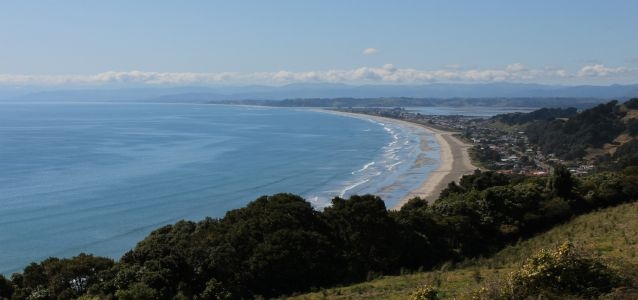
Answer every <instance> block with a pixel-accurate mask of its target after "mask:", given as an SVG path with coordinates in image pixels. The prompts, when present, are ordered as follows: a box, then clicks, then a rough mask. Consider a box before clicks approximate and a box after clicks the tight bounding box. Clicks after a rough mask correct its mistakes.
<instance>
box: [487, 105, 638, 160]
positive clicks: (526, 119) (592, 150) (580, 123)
mask: <svg viewBox="0 0 638 300" xmlns="http://www.w3.org/2000/svg"><path fill="white" fill-rule="evenodd" d="M491 120H492V121H495V122H502V123H505V124H507V125H519V126H522V127H523V128H524V130H525V134H526V135H527V137H528V139H529V141H530V142H531V143H533V144H535V145H538V146H539V147H540V149H541V150H542V151H543V152H544V153H553V154H555V155H557V156H558V157H560V158H563V159H567V160H574V159H583V158H585V159H588V160H596V161H598V162H599V163H620V164H621V165H630V164H631V162H632V161H635V162H638V154H635V153H637V152H636V150H638V141H637V138H638V98H633V99H631V100H629V101H626V102H624V103H620V102H618V101H617V100H614V101H610V102H608V103H604V104H599V105H597V106H595V107H592V108H589V109H586V110H583V111H581V112H580V113H578V114H576V110H575V109H573V108H572V109H546V108H543V109H540V110H536V111H533V112H530V113H513V114H503V115H497V116H494V117H492V118H491ZM621 167H622V166H621Z"/></svg>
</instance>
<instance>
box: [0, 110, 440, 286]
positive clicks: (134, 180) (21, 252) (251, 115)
mask: <svg viewBox="0 0 638 300" xmlns="http://www.w3.org/2000/svg"><path fill="white" fill-rule="evenodd" d="M424 142H425V143H426V144H427V145H428V148H429V149H428V150H427V151H423V150H422V149H421V147H420V143H421V141H420V137H419V136H418V135H417V134H416V133H415V132H414V131H413V129H410V128H405V127H401V126H397V125H395V124H393V123H388V122H379V121H374V120H371V119H369V118H366V117H347V116H342V115H335V114H330V113H325V112H318V111H313V110H307V109H293V108H265V107H239V106H222V105H198V104H122V103H55V104H52V103H35V104H34V103H29V104H24V103H23V104H20V103H0V228H1V230H0V273H3V274H10V273H12V272H17V271H20V270H22V268H24V267H25V266H26V265H27V264H28V263H29V262H32V261H40V260H43V259H45V258H47V257H49V256H57V257H70V256H74V255H77V254H79V253H80V252H86V253H92V254H95V255H102V256H108V257H112V258H119V257H120V256H121V255H122V254H123V253H124V252H126V251H127V250H129V249H131V248H133V247H134V246H135V244H136V243H137V242H138V241H140V240H141V239H143V238H144V237H145V236H146V235H147V234H148V233H149V232H150V231H152V230H153V229H156V228H158V227H160V226H162V225H166V224H171V223H174V222H176V221H178V220H181V219H188V220H194V221H197V220H201V219H202V218H204V217H207V216H210V217H222V216H223V215H224V213H225V212H226V211H228V210H231V209H235V208H240V207H242V206H244V205H245V204H246V203H248V202H250V201H251V200H254V199H256V198H257V197H259V196H261V195H269V194H274V193H280V192H289V193H295V194H299V195H301V196H303V197H304V198H306V199H307V200H308V201H310V202H311V203H312V204H313V205H314V206H315V207H316V208H317V209H321V208H323V207H325V206H326V205H329V203H330V200H331V199H332V198H333V197H336V196H340V197H348V196H349V195H352V194H366V193H371V194H375V195H379V196H381V197H382V198H383V199H384V200H385V201H386V206H387V207H388V208H391V207H393V206H394V205H395V204H396V203H397V202H398V201H400V200H401V199H402V198H403V197H404V196H405V195H406V194H407V192H408V191H409V190H411V189H414V188H416V187H418V186H419V185H420V183H421V182H422V181H423V180H424V179H425V178H426V177H427V175H428V174H429V173H430V172H432V171H433V170H434V169H436V167H437V165H438V157H439V152H438V151H439V148H438V145H437V144H436V142H435V141H434V139H433V138H432V137H428V136H426V137H425V141H424Z"/></svg>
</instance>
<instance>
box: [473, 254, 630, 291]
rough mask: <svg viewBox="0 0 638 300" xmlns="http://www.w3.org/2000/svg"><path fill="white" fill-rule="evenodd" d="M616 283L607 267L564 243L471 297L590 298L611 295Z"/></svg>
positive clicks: (617, 278) (616, 280) (614, 277)
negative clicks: (487, 295)
mask: <svg viewBox="0 0 638 300" xmlns="http://www.w3.org/2000/svg"><path fill="white" fill-rule="evenodd" d="M620 283H621V280H620V277H619V276H618V275H617V274H616V273H615V272H614V271H613V270H611V269H610V268H609V267H607V266H606V265H604V264H602V263H601V262H599V261H597V260H595V259H593V258H591V257H589V256H587V255H585V254H584V253H583V252H582V251H579V250H578V249H576V248H575V247H574V245H572V244H571V243H569V242H565V243H563V244H562V245H560V246H559V247H558V248H557V249H555V250H554V251H547V250H541V251H540V252H539V253H537V254H536V255H534V256H533V257H531V258H530V259H528V260H527V262H526V263H525V264H524V265H523V266H522V267H521V269H520V270H519V271H516V272H513V273H511V274H510V275H509V277H508V279H507V280H506V281H504V282H501V283H500V284H499V285H498V288H497V289H496V290H495V289H494V288H493V287H490V288H486V287H481V288H480V289H479V290H476V291H474V292H473V293H472V294H473V295H477V296H478V295H486V294H490V298H501V299H525V298H532V297H533V298H535V297H537V296H540V295H543V296H545V297H551V298H565V297H572V296H575V297H579V298H580V297H583V298H593V297H598V296H600V295H602V294H605V293H609V292H611V291H612V289H613V288H615V287H618V286H619V285H620ZM488 292H489V293H488ZM478 298H481V297H478Z"/></svg>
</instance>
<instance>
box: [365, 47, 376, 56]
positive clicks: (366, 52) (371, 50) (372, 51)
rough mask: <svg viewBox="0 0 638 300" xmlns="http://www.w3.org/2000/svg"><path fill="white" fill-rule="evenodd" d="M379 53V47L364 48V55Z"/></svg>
mask: <svg viewBox="0 0 638 300" xmlns="http://www.w3.org/2000/svg"><path fill="white" fill-rule="evenodd" d="M376 53H379V49H377V48H365V49H363V55H372V54H376Z"/></svg>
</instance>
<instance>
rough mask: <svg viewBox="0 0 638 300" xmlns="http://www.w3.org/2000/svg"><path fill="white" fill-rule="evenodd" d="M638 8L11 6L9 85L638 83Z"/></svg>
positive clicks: (325, 2) (328, 2) (5, 63)
mask: <svg viewBox="0 0 638 300" xmlns="http://www.w3.org/2000/svg"><path fill="white" fill-rule="evenodd" d="M637 11H638V1H635V0H627V1H619V0H618V1H616V0H606V1H588V0H581V1H571V0H570V1H565V0H552V1H544V0H537V1H505V0H504V1H489V0H487V1H434V0H432V1H400V0H396V1H363V0H361V1H349V0H334V1H333V0H322V1H277V0H273V1H240V0H237V1H158V0H155V1H118V0H115V1H90V0H83V1H73V0H69V1H46V0H44V1H32V0H24V1H3V2H1V3H0V86H84V85H86V86H101V85H105V86H108V85H123V84H140V85H203V86H205V85H250V84H265V85H283V84H289V83H346V84H427V83H436V82H453V83H490V82H522V83H543V84H564V85H580V84H596V85H607V84H635V83H638V25H636V22H635V13H636V12H637Z"/></svg>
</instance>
